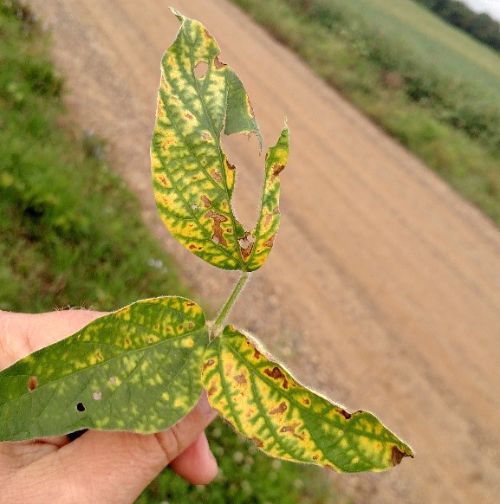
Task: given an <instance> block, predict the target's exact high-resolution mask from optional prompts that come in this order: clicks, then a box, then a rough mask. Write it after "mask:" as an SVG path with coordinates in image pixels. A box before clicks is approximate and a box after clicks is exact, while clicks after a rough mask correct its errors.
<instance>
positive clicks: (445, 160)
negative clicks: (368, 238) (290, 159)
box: [232, 0, 500, 224]
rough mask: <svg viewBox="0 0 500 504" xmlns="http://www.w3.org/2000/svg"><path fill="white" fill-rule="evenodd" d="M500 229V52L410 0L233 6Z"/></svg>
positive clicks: (268, 0)
mask: <svg viewBox="0 0 500 504" xmlns="http://www.w3.org/2000/svg"><path fill="white" fill-rule="evenodd" d="M232 1H233V3H235V4H237V5H239V6H240V7H242V8H243V9H244V10H246V11H247V12H248V13H249V14H250V15H251V16H252V17H253V18H254V19H255V20H256V21H258V22H259V23H260V24H262V25H263V26H264V27H265V28H266V29H267V30H268V31H269V32H270V33H271V34H272V35H273V36H274V37H276V38H277V39H278V40H280V41H281V42H283V43H284V44H286V45H288V46H290V47H291V48H292V49H293V50H295V51H296V52H297V53H298V54H299V55H300V56H301V57H302V58H303V59H304V61H305V62H306V63H307V64H308V65H310V66H311V67H312V68H313V69H314V70H315V71H316V73H317V74H318V75H320V76H321V77H322V78H323V79H324V80H326V81H327V82H328V83H330V84H331V85H333V86H334V87H336V88H337V89H339V90H340V91H341V92H342V93H343V94H344V95H345V96H347V97H348V98H349V99H350V100H351V101H352V102H353V103H354V104H355V105H357V106H358V107H359V108H360V109H361V110H363V111H364V112H365V113H366V114H367V115H369V116H370V117H372V118H373V119H374V120H375V121H376V122H378V123H379V124H380V125H381V126H382V127H383V128H384V129H385V130H387V131H388V132H389V133H390V134H392V135H393V136H394V137H396V138H397V139H398V140H399V141H400V142H401V143H403V144H404V145H405V146H406V147H408V148H409V149H410V150H411V151H412V152H413V153H415V154H416V155H417V156H419V157H420V158H422V159H423V160H424V161H425V162H426V163H427V164H428V165H429V166H430V167H431V168H432V169H434V170H435V171H436V172H437V173H438V174H439V175H440V176H442V177H443V178H444V179H445V180H447V181H448V182H449V183H450V185H452V186H453V187H454V188H455V189H456V190H458V191H459V192H460V193H461V194H462V195H463V196H465V197H466V198H467V199H469V200H470V201H471V202H473V203H475V204H476V205H477V206H478V207H479V208H481V209H482V210H483V211H484V212H485V213H486V214H487V215H489V216H490V217H491V218H492V219H493V220H494V221H495V222H496V223H497V224H499V223H500V163H499V161H498V159H499V155H500V56H499V55H498V54H496V53H495V52H494V51H492V50H491V49H489V48H488V47H486V46H483V45H481V44H480V43H478V42H476V41H475V40H473V39H472V38H470V37H469V36H467V35H465V34H464V33H462V32H460V31H459V30H457V29H455V28H453V27H451V26H450V25H448V24H446V23H445V22H443V21H441V20H440V19H439V18H438V17H437V16H435V15H433V14H432V13H430V12H429V11H427V10H426V9H425V8H424V7H422V6H420V5H417V4H416V3H414V2H412V1H411V0H391V1H390V2H388V1H385V0H357V1H356V2H351V1H349V0H232Z"/></svg>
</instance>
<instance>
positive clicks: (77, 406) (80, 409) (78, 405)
mask: <svg viewBox="0 0 500 504" xmlns="http://www.w3.org/2000/svg"><path fill="white" fill-rule="evenodd" d="M76 410H77V411H79V412H80V413H82V412H83V411H85V405H84V404H83V403H81V402H79V403H78V404H77V405H76Z"/></svg>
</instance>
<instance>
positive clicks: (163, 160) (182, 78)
mask: <svg viewBox="0 0 500 504" xmlns="http://www.w3.org/2000/svg"><path fill="white" fill-rule="evenodd" d="M174 13H175V14H176V16H177V17H178V19H179V21H180V22H181V27H180V30H179V32H178V34H177V38H176V40H175V41H174V43H173V44H172V45H171V46H170V47H169V48H168V49H167V51H166V52H165V54H164V56H163V59H162V72H161V79H160V87H159V92H158V104H157V111H156V124H155V128H154V131H153V139H152V143H151V165H152V172H153V186H154V194H155V200H156V204H157V207H158V211H159V214H160V216H161V218H162V220H163V221H164V223H165V225H166V226H167V228H168V229H169V230H170V232H171V233H172V234H173V235H174V237H175V238H176V239H177V240H178V241H179V242H180V243H182V244H183V245H184V246H185V247H186V248H187V249H188V250H190V251H191V252H192V253H194V254H196V255H197V256H199V257H201V258H202V259H204V260H205V261H207V262H209V263H210V264H213V265H215V266H218V267H219V268H223V269H230V270H231V269H239V270H243V271H250V270H253V269H256V268H258V267H260V265H261V264H262V263H263V262H264V259H265V257H266V256H267V252H266V253H264V250H265V249H267V250H270V247H271V245H272V236H271V235H269V236H268V237H267V238H266V239H263V240H261V242H260V243H259V252H256V253H255V254H252V249H253V242H254V241H255V233H251V232H249V231H246V230H245V229H244V228H243V226H242V225H241V224H240V222H239V221H238V219H237V218H236V216H235V213H234V211H233V208H232V206H231V198H232V194H233V189H234V184H235V167H234V165H232V164H231V163H230V162H229V160H228V158H227V156H226V154H225V153H224V152H223V150H222V147H221V143H220V139H221V134H222V132H224V133H225V134H226V135H230V134H232V133H246V134H255V135H256V136H257V137H258V139H259V141H260V142H261V143H262V139H261V135H260V131H259V128H258V126H257V123H256V121H255V116H254V113H253V110H252V107H251V105H250V101H249V98H248V95H247V93H246V91H245V89H244V87H243V84H242V83H241V81H240V79H239V78H238V76H237V75H236V74H235V73H234V71H233V70H232V69H231V68H230V67H229V66H227V65H226V64H224V63H222V62H221V61H220V60H219V57H218V56H219V53H220V49H219V46H218V44H217V42H216V41H215V39H214V38H213V37H212V36H211V35H210V34H209V33H208V32H207V30H206V29H205V27H204V26H203V25H202V24H201V23H200V22H198V21H195V20H192V19H189V18H187V17H185V16H183V15H181V14H179V13H178V12H176V11H174ZM203 65H205V66H206V73H205V74H204V75H202V76H197V72H198V70H199V68H201V66H203ZM197 69H198V70H197ZM283 135H284V133H283V134H282V137H281V138H283ZM287 138H288V137H287ZM277 148H278V147H275V148H274V151H273V149H271V150H270V153H269V155H268V159H272V158H273V152H276V149H277ZM283 148H284V144H283V142H282V144H281V146H280V149H281V150H283ZM286 150H287V151H288V144H287V145H286ZM280 163H281V162H280ZM281 165H282V166H284V164H283V163H281ZM267 171H269V170H268V169H267V168H266V173H267ZM278 171H279V170H275V172H276V175H277V173H278ZM276 175H274V176H273V183H272V184H269V183H268V182H266V183H267V185H268V186H272V190H271V188H270V189H269V190H266V191H265V193H264V197H263V200H264V202H265V201H267V200H268V199H269V197H270V196H269V194H271V195H272V198H273V202H274V200H276V201H275V202H274V206H273V208H274V209H275V213H274V214H272V215H273V221H272V222H271V221H270V220H269V218H268V217H265V216H264V217H263V216H262V214H261V220H262V219H268V220H265V221H263V222H262V224H259V226H258V229H262V228H263V227H264V224H265V225H266V229H267V227H268V226H271V227H272V230H273V232H275V231H276V229H277V222H278V217H277V212H278V210H277V209H278V206H277V197H278V191H277V190H276V186H277V184H276V182H277V178H276ZM266 205H267V203H266ZM266 215H267V214H266ZM259 236H260V235H259ZM250 258H251V259H250Z"/></svg>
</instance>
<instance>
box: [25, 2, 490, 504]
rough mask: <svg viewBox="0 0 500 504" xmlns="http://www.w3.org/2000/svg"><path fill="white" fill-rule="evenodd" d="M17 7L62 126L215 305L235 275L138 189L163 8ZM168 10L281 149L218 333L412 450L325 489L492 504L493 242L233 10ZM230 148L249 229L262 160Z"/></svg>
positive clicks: (166, 19) (169, 27) (479, 222)
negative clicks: (256, 259)
mask: <svg viewBox="0 0 500 504" xmlns="http://www.w3.org/2000/svg"><path fill="white" fill-rule="evenodd" d="M31 3H32V5H33V7H34V9H35V12H36V13H38V14H39V15H40V16H41V18H42V19H43V20H44V21H46V22H47V23H48V24H49V26H51V28H52V29H53V32H54V53H55V57H56V60H57V62H58V63H59V65H60V68H62V69H63V71H64V72H65V74H66V75H67V83H68V91H69V96H68V101H69V104H70V106H71V108H72V110H73V111H74V114H75V116H76V117H77V119H78V120H79V121H80V122H81V123H82V124H83V125H84V126H86V127H87V128H91V129H93V130H95V131H96V132H98V133H99V134H100V135H103V136H104V137H106V138H107V139H108V140H109V142H110V146H111V156H112V160H113V164H114V166H115V167H116V169H117V170H118V171H119V172H120V173H121V174H123V176H124V177H125V179H126V180H127V182H128V183H129V184H130V186H131V187H132V188H133V189H134V190H135V191H136V192H137V193H138V195H139V197H140V198H141V201H142V203H143V208H144V215H145V218H146V220H147V222H148V223H149V224H150V225H151V226H152V227H153V229H154V230H155V232H157V233H158V235H159V236H161V237H163V238H162V239H163V240H164V242H165V246H166V247H167V248H168V250H170V251H171V252H172V253H173V254H174V255H175V256H176V257H177V258H178V260H179V263H180V265H181V267H182V268H183V270H184V272H185V273H186V274H187V276H188V278H189V279H190V280H191V282H192V283H193V285H195V286H196V288H197V289H199V292H200V293H201V295H202V296H204V297H206V298H210V299H213V301H214V304H216V303H217V302H218V301H220V300H222V299H223V297H224V296H225V295H226V293H227V291H228V289H229V286H230V284H231V281H232V279H233V278H234V277H231V275H229V276H230V277H231V279H230V280H228V278H227V275H226V274H225V273H222V272H221V273H219V272H214V271H213V270H212V268H211V267H209V266H206V265H204V264H203V263H202V261H200V260H199V259H197V258H195V257H194V256H192V255H190V254H189V253H188V252H184V250H183V249H182V248H181V247H180V246H178V245H177V244H176V243H175V242H174V241H173V240H172V239H170V238H169V237H168V235H167V233H166V231H165V230H164V229H163V227H162V225H161V224H160V223H159V221H158V219H157V217H156V214H155V210H154V203H153V199H152V194H151V190H150V179H149V159H148V149H149V138H150V132H151V129H152V125H153V114H154V107H155V103H154V102H155V95H156V89H157V84H158V79H159V59H160V56H161V53H162V52H163V50H164V49H165V48H166V47H167V45H168V44H169V43H170V42H171V41H172V40H173V38H174V36H175V33H176V30H177V21H176V19H175V18H174V17H173V16H172V15H171V14H170V13H169V11H168V7H167V5H168V3H167V2H164V1H163V0H161V1H160V0H143V1H141V2H137V1H135V0H123V1H120V2H117V1H107V0H106V1H105V0H101V1H96V0H85V1H83V2H82V1H76V0H64V1H63V0H32V2H31ZM175 4H176V7H177V8H178V9H180V10H181V11H182V12H184V13H185V14H186V15H189V16H192V17H197V18H198V19H200V20H201V21H203V22H204V23H205V24H206V25H207V26H208V27H209V29H210V31H211V32H212V34H213V35H215V36H216V38H217V39H218V41H219V43H220V44H221V46H222V59H223V60H224V61H226V62H229V63H230V64H231V65H232V66H233V67H234V68H235V69H236V71H237V72H238V73H239V75H240V77H241V78H242V80H243V81H244V82H245V83H246V85H247V89H248V92H249V94H250V97H251V99H252V101H253V105H254V108H255V111H256V114H257V118H258V119H259V121H260V124H261V126H262V129H263V132H264V135H265V138H266V143H267V145H269V144H270V143H271V142H273V141H274V140H275V138H276V136H277V134H278V132H279V129H280V126H281V124H282V121H283V116H284V114H285V113H286V115H287V117H288V122H289V125H290V128H291V131H292V135H293V136H292V141H293V144H292V157H291V162H290V165H289V167H288V168H287V170H286V172H284V174H283V178H282V180H283V182H282V184H283V186H282V195H283V204H282V205H281V208H282V214H283V219H282V230H281V234H280V237H279V239H278V241H277V244H276V245H275V248H274V250H273V253H272V254H271V257H270V260H269V261H268V263H267V264H266V266H265V267H264V268H263V270H262V271H260V272H258V273H257V274H256V275H255V278H254V281H253V283H252V284H251V285H250V287H249V288H248V289H247V291H246V292H245V294H244V299H242V300H241V305H240V307H239V308H238V310H237V311H236V313H235V314H234V316H233V320H235V321H237V322H239V323H241V324H245V326H246V327H248V328H250V329H252V330H255V331H256V332H258V333H259V335H260V336H261V337H262V338H263V339H264V340H265V341H266V342H267V344H268V346H269V347H271V348H272V349H275V350H276V351H277V353H278V354H279V355H281V356H282V357H286V358H287V359H288V360H289V361H291V363H292V367H293V368H294V369H295V370H296V371H297V373H298V375H299V376H308V381H309V382H310V383H312V384H314V385H316V386H319V387H320V388H321V389H322V390H323V391H325V392H326V393H327V394H329V395H330V396H331V397H333V398H335V399H337V400H339V401H341V402H343V403H345V404H347V405H348V406H349V407H350V408H352V409H358V408H367V409H370V410H372V411H374V412H376V413H377V414H379V415H380V416H381V417H382V418H383V419H384V421H385V422H386V423H387V424H388V425H389V426H390V427H391V428H394V430H396V431H397V432H398V433H399V434H401V435H402V436H403V437H404V438H405V439H407V440H408V441H409V442H410V443H411V444H412V445H413V447H414V448H415V450H416V452H417V458H416V459H415V460H408V459H406V460H404V461H403V463H402V464H401V465H400V466H399V467H398V468H396V469H395V470H394V471H391V472H389V473H385V474H378V475H360V476H355V477H347V476H337V475H335V476H333V478H334V480H335V482H336V484H337V485H340V486H342V487H344V488H347V490H348V491H350V492H352V493H353V494H354V495H355V501H356V502H363V503H384V504H389V503H395V502H404V503H464V504H465V503H467V504H471V503H483V504H490V503H491V504H493V502H498V500H497V499H498V495H500V394H499V390H500V234H499V232H498V230H497V229H495V228H494V226H493V225H492V224H491V223H490V222H489V221H488V220H487V219H485V218H484V217H482V216H481V215H480V214H479V212H478V211H476V210H475V209H473V208H472V207H470V206H469V205H468V204H467V203H465V202H464V201H462V200H461V199H460V198H459V197H458V196H457V195H455V194H454V193H453V192H452V191H451V190H450V189H448V187H447V186H446V185H445V184H444V183H443V182H441V181H440V180H438V179H437V178H436V177H435V176H434V175H433V174H432V173H431V172H429V171H428V170H427V169H426V168H425V167H424V166H423V165H422V164H421V163H420V162H418V161H417V160H415V159H414V158H413V157H412V156H411V155H409V154H408V153H407V152H406V151H404V150H403V149H402V148H401V147H400V146H398V145H397V144H396V143H395V142H394V141H392V140H391V139H389V138H388V137H386V136H385V135H384V134H383V133H382V132H381V131H379V130H378V129H377V128H376V127H374V126H373V125H372V124H371V123H370V122H369V121H368V120H367V119H366V118H364V117H363V116H362V115H361V114H359V113H358V112H357V111H356V110H355V109H353V108H352V107H351V106H350V105H349V104H348V103H346V102H345V101H344V100H343V99H342V98H341V97H339V96H338V95H337V94H336V93H335V92H334V91H332V90H331V89H329V88H328V87H327V86H326V85H324V84H323V83H322V82H321V81H320V80H319V79H317V78H316V77H314V76H313V75H312V74H311V72H310V71H309V70H308V69H307V68H306V66H305V65H304V64H302V63H301V62H300V61H299V60H298V59H297V58H296V57H295V56H293V55H292V54H291V53H290V52H289V51H288V50H286V49H284V48H283V47H281V46H280V45H278V44H277V43H276V42H274V41H273V40H272V39H271V38H270V37H269V36H268V35H266V34H265V33H264V32H263V31H262V30H261V29H260V28H258V27H257V26H255V25H254V24H253V23H252V22H251V21H250V20H249V19H248V18H247V17H246V16H245V15H243V14H242V13H241V12H240V11H238V10H237V9H236V8H234V7H233V6H232V5H230V4H228V3H226V2H225V1H222V0H218V1H216V0H176V1H175ZM227 143H228V145H229V150H230V153H231V156H230V157H231V159H232V161H233V162H234V163H236V165H237V166H239V176H240V178H239V186H238V187H237V190H236V194H235V197H236V200H237V207H238V209H239V213H240V214H241V217H242V220H243V221H245V222H248V223H251V222H252V220H253V219H254V218H255V214H256V208H257V201H258V194H259V190H260V184H261V177H262V163H263V159H262V158H260V159H259V157H258V156H257V155H256V152H257V148H256V143H255V142H253V141H250V142H249V141H247V139H236V140H231V141H229V142H227ZM245 301H246V302H247V303H248V304H247V307H246V308H245V307H243V306H242V305H243V304H244V303H245Z"/></svg>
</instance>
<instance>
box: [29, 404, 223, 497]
mask: <svg viewBox="0 0 500 504" xmlns="http://www.w3.org/2000/svg"><path fill="white" fill-rule="evenodd" d="M215 416H216V413H215V412H214V411H213V410H212V409H211V408H210V406H209V405H208V401H207V399H206V396H204V397H203V398H202V400H200V402H199V403H198V404H197V406H196V407H195V408H194V409H193V410H192V411H191V412H190V413H189V414H188V415H187V416H186V417H185V418H184V419H183V420H181V421H180V422H179V423H178V424H176V425H175V426H174V427H172V428H170V429H168V430H166V431H164V432H161V433H158V434H151V435H139V434H132V433H127V432H99V431H89V432H87V433H85V434H84V435H83V436H81V437H80V438H78V439H77V440H76V441H74V442H73V443H70V444H68V445H67V446H65V447H63V448H62V449H60V450H59V451H58V452H56V453H54V454H52V455H50V457H46V458H45V459H43V460H41V461H39V462H37V463H35V464H32V465H30V466H29V467H27V468H26V472H25V477H26V479H27V480H28V481H44V488H45V490H46V491H48V492H49V493H50V492H52V489H54V490H53V494H54V495H53V497H54V499H55V498H58V499H60V501H62V502H66V501H65V500H64V499H65V498H66V499H67V501H71V498H73V497H74V496H75V495H78V496H80V497H79V502H106V503H111V504H115V503H116V504H120V503H130V502H133V501H134V499H135V498H136V497H137V496H138V495H139V494H140V492H141V491H142V490H143V489H144V488H145V487H146V486H147V485H148V483H149V482H150V481H151V480H153V478H154V477H155V476H156V475H157V474H158V473H159V472H160V471H161V470H162V469H163V468H164V467H165V466H166V465H168V464H169V463H170V462H171V461H173V460H175V459H176V458H177V457H178V456H179V455H180V454H181V453H182V452H183V451H184V450H185V449H186V448H188V446H190V445H191V444H192V443H193V442H194V441H195V440H196V439H197V438H198V437H199V435H200V434H201V433H202V432H203V430H204V429H205V427H206V426H207V425H208V424H209V423H210V422H211V421H212V420H213V419H214V418H215ZM193 477H194V476H193ZM56 489H57V490H56ZM61 492H64V495H63V496H61ZM27 497H28V498H27V499H25V501H26V502H27V501H29V502H31V501H30V500H29V497H31V496H30V495H27ZM48 497H52V495H48V496H47V498H46V502H51V500H50V498H48ZM35 502H36V499H35Z"/></svg>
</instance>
